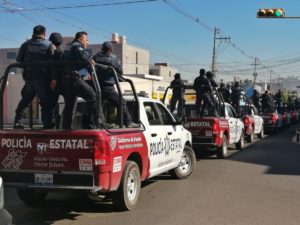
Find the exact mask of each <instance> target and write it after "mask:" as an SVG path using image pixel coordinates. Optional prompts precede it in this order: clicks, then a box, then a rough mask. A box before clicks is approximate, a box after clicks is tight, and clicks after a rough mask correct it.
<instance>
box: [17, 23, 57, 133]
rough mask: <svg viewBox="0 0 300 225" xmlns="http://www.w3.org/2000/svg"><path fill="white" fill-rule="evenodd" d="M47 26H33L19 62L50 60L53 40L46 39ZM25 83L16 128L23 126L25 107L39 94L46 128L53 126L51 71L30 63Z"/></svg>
mask: <svg viewBox="0 0 300 225" xmlns="http://www.w3.org/2000/svg"><path fill="white" fill-rule="evenodd" d="M45 35H46V28H45V27H44V26H42V25H38V26H35V27H34V28H33V35H32V38H31V39H29V40H28V41H26V42H25V43H23V44H22V45H21V47H20V50H19V52H18V56H17V62H24V63H34V62H36V61H44V60H49V59H50V58H51V55H52V46H51V42H50V41H48V40H45ZM23 79H24V81H25V85H24V87H23V88H22V91H21V95H22V99H21V101H20V102H19V104H18V106H17V109H16V116H15V121H14V127H15V128H23V125H22V124H21V122H20V120H21V118H22V117H23V116H24V109H25V108H26V107H27V106H28V105H29V104H30V102H31V101H32V99H33V98H34V97H35V95H36V94H37V95H38V97H39V99H40V105H41V112H42V123H43V126H44V128H45V129H48V128H52V127H53V124H52V115H53V113H52V108H51V104H49V96H50V97H51V91H50V86H49V84H50V71H49V69H48V68H47V67H45V66H38V65H30V66H25V67H24V70H23Z"/></svg>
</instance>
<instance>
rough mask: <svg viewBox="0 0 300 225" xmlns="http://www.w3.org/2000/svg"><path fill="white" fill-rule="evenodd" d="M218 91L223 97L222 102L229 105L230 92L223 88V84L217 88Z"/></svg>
mask: <svg viewBox="0 0 300 225" xmlns="http://www.w3.org/2000/svg"><path fill="white" fill-rule="evenodd" d="M218 91H219V93H221V95H222V96H223V99H224V101H225V102H227V103H229V104H231V98H230V92H229V90H228V88H227V87H225V84H224V83H221V84H220V87H219V88H218Z"/></svg>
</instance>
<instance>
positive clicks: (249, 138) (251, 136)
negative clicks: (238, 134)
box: [247, 130, 254, 143]
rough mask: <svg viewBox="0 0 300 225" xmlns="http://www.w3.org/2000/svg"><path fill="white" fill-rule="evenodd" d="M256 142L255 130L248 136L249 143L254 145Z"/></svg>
mask: <svg viewBox="0 0 300 225" xmlns="http://www.w3.org/2000/svg"><path fill="white" fill-rule="evenodd" d="M253 141H254V133H253V130H251V133H250V135H248V136H247V142H248V143H252V142H253Z"/></svg>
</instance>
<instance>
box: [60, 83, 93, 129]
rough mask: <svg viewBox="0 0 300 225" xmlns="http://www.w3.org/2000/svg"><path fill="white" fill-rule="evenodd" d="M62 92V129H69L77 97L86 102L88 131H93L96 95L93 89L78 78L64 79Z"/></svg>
mask: <svg viewBox="0 0 300 225" xmlns="http://www.w3.org/2000/svg"><path fill="white" fill-rule="evenodd" d="M62 92H63V97H64V99H65V108H64V112H63V125H62V128H63V129H71V127H72V118H73V113H74V111H75V110H76V109H74V108H75V105H76V99H77V97H81V98H83V99H84V100H85V101H86V102H87V111H88V112H87V113H88V126H87V128H88V129H95V128H96V125H97V111H96V93H95V91H94V90H93V88H92V87H91V86H90V85H89V84H87V83H86V82H85V81H84V80H82V79H81V78H80V77H65V78H63V81H62Z"/></svg>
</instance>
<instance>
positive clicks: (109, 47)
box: [101, 41, 113, 52]
mask: <svg viewBox="0 0 300 225" xmlns="http://www.w3.org/2000/svg"><path fill="white" fill-rule="evenodd" d="M112 49H113V46H112V43H111V42H109V41H105V42H104V43H103V44H102V48H101V50H102V51H103V52H108V51H112Z"/></svg>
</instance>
